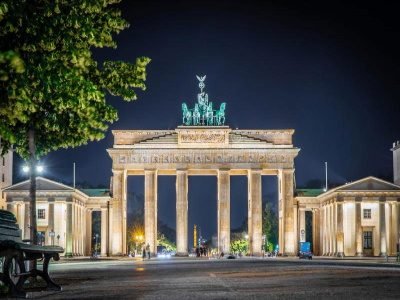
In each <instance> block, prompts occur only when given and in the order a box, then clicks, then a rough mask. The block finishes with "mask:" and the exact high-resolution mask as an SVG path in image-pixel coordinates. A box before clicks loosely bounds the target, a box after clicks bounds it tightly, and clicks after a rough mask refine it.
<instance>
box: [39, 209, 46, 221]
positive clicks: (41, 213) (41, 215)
mask: <svg viewBox="0 0 400 300" xmlns="http://www.w3.org/2000/svg"><path fill="white" fill-rule="evenodd" d="M38 219H46V210H45V209H38Z"/></svg>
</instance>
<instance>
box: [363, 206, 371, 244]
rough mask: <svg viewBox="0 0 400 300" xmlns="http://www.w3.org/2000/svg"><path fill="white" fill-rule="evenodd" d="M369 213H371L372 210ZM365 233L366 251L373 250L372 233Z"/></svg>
mask: <svg viewBox="0 0 400 300" xmlns="http://www.w3.org/2000/svg"><path fill="white" fill-rule="evenodd" d="M364 211H365V210H364ZM369 211H370V212H371V210H369ZM363 233H364V249H372V231H364V232H363Z"/></svg>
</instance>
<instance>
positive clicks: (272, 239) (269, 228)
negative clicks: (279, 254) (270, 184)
mask: <svg viewBox="0 0 400 300" xmlns="http://www.w3.org/2000/svg"><path fill="white" fill-rule="evenodd" d="M263 234H264V235H265V244H264V249H265V250H267V251H272V250H270V249H271V248H273V245H274V244H277V242H278V217H277V216H276V214H275V212H274V211H273V209H272V207H271V204H269V203H268V202H267V203H265V207H264V211H263Z"/></svg>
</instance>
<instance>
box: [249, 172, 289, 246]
mask: <svg viewBox="0 0 400 300" xmlns="http://www.w3.org/2000/svg"><path fill="white" fill-rule="evenodd" d="M283 200H284V196H283V172H282V170H278V206H279V207H278V223H279V224H278V227H279V229H278V245H279V253H282V252H283V249H285V223H284V221H283V220H284V217H283V214H284V211H285V203H284V201H283ZM249 220H250V219H249Z"/></svg>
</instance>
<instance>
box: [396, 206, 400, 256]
mask: <svg viewBox="0 0 400 300" xmlns="http://www.w3.org/2000/svg"><path fill="white" fill-rule="evenodd" d="M396 207H397V236H396V241H397V242H396V245H397V244H399V248H400V202H397V203H396ZM396 249H397V248H396ZM399 251H400V249H399Z"/></svg>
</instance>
